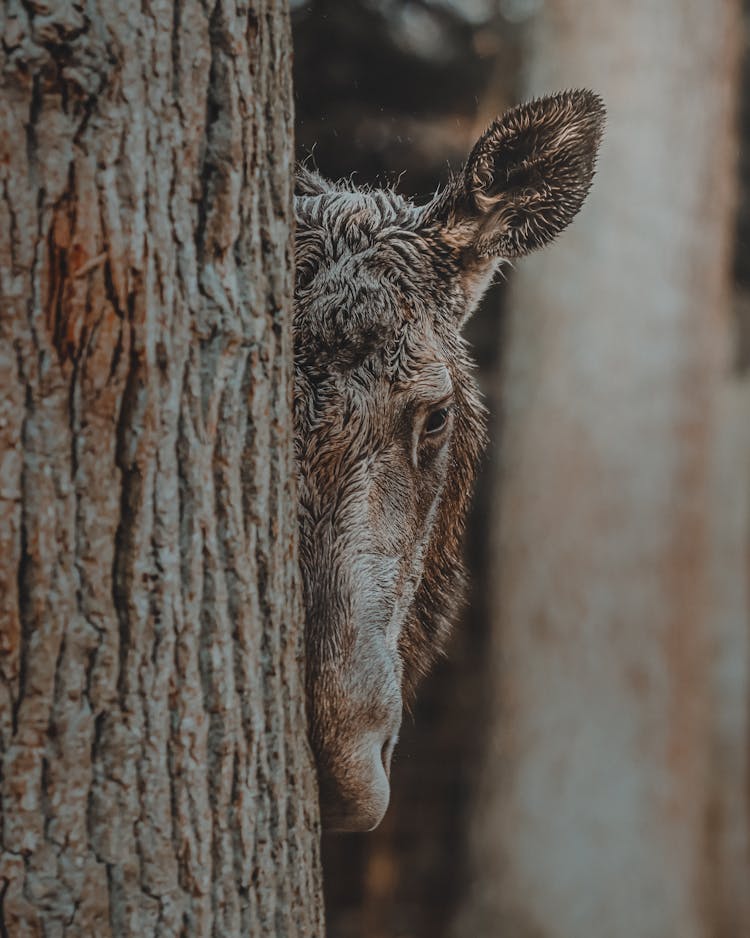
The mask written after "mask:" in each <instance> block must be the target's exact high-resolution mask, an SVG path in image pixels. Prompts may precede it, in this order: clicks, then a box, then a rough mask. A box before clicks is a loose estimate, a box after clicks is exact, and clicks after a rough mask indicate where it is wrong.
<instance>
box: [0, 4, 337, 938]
mask: <svg viewBox="0 0 750 938" xmlns="http://www.w3.org/2000/svg"><path fill="white" fill-rule="evenodd" d="M0 23H1V26H2V36H3V46H2V51H1V52H0V62H1V63H2V64H1V68H0V75H2V92H1V97H0V106H1V107H2V112H1V113H2V122H1V125H0V126H1V128H2V129H1V141H0V146H1V147H2V157H1V159H0V178H1V179H2V192H1V193H0V290H1V295H2V310H1V311H0V315H1V317H2V318H1V319H0V330H1V332H0V388H2V393H1V394H0V512H1V513H0V750H1V752H0V755H1V756H2V777H1V784H2V788H1V796H2V827H1V829H0V934H3V935H12V936H26V935H45V936H63V935H65V936H68V935H70V936H73V935H80V936H94V935H95V936H97V938H101V936H110V935H111V936H127V935H144V936H171V935H213V936H221V938H233V936H239V935H243V936H245V935H252V936H256V935H257V936H271V935H274V936H276V935H302V936H305V938H308V936H314V935H321V934H322V931H323V928H322V908H321V900H320V875H319V865H318V813H317V811H318V809H317V793H316V785H315V777H314V771H313V767H312V763H311V759H310V753H309V749H308V745H307V741H306V731H305V714H304V699H303V679H302V673H301V669H302V657H301V618H302V617H301V605H300V598H299V590H298V574H297V567H296V522H295V496H294V483H293V474H292V424H291V418H290V406H289V405H290V389H289V384H290V374H291V342H290V318H289V311H290V289H291V285H290V284H291V279H290V264H291V243H290V223H291V211H290V208H291V186H290V182H291V178H290V177H291V152H292V140H291V138H292V111H291V89H290V68H289V66H290V56H291V50H290V37H289V29H288V23H287V12H286V5H285V3H283V2H282V0H250V2H249V3H247V2H244V3H241V2H239V0H218V2H217V3H215V4H214V3H211V4H206V5H204V4H203V3H200V2H194V0H174V2H170V0H161V2H160V0H157V2H155V3H150V4H145V5H144V4H141V3H136V2H133V0H118V2H116V3H110V2H108V0H107V2H105V0H90V2H87V3H86V4H79V3H73V2H63V0H60V2H53V3H42V2H34V0H24V2H20V0H9V2H7V3H5V4H4V6H3V8H2V11H0Z"/></svg>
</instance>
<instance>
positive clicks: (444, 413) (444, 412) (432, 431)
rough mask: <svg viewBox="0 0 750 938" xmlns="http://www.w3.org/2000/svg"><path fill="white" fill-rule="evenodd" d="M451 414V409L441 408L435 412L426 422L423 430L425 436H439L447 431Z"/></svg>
mask: <svg viewBox="0 0 750 938" xmlns="http://www.w3.org/2000/svg"><path fill="white" fill-rule="evenodd" d="M450 412H451V410H450V407H439V408H438V409H437V410H433V411H432V413H431V414H430V416H429V417H428V418H427V420H425V423H424V428H423V430H422V432H423V433H424V435H425V436H437V434H438V433H441V432H442V431H443V430H445V427H446V425H447V423H448V417H449V416H450Z"/></svg>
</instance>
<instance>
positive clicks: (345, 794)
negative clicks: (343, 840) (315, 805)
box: [320, 731, 398, 831]
mask: <svg viewBox="0 0 750 938" xmlns="http://www.w3.org/2000/svg"><path fill="white" fill-rule="evenodd" d="M397 739H398V736H397V734H396V733H395V732H391V731H388V732H387V735H385V737H384V735H383V732H382V731H380V732H378V731H373V732H370V733H366V734H365V735H364V736H363V737H362V738H361V739H359V740H357V741H356V743H354V744H353V745H352V746H351V748H350V749H349V750H348V752H340V753H339V754H338V757H337V760H336V763H335V765H333V766H331V771H327V772H322V773H321V774H320V806H321V814H322V818H323V826H324V827H325V829H326V830H330V831H370V830H372V829H373V828H375V827H377V826H378V824H379V823H380V821H381V820H382V819H383V815H384V814H385V812H386V809H387V807H388V802H389V801H390V795H391V788H390V782H389V776H390V769H391V759H392V758H393V750H394V749H395V747H396V741H397Z"/></svg>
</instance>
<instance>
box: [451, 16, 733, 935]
mask: <svg viewBox="0 0 750 938" xmlns="http://www.w3.org/2000/svg"><path fill="white" fill-rule="evenodd" d="M738 29H739V18H738V10H737V4H736V3H735V2H733V0H720V2H715V3H705V2H703V0H687V2H686V0H665V2H661V3H657V4H655V3H653V2H651V0H633V2H631V3H628V4H605V3H600V2H597V0H551V2H549V3H546V4H545V5H544V7H543V9H542V11H541V12H540V13H539V14H538V15H537V16H536V17H535V19H534V21H533V22H532V24H531V25H530V33H529V35H530V45H531V48H530V54H529V63H530V68H529V74H528V76H527V82H526V91H527V93H528V94H537V93H540V92H541V91H547V90H551V89H556V88H562V87H571V86H573V87H576V86H589V87H592V88H595V89H596V90H597V91H599V92H600V93H601V94H602V95H603V97H604V100H605V102H606V104H607V107H608V111H609V121H608V126H607V131H606V134H605V140H604V145H603V148H602V153H601V158H600V163H599V165H600V171H599V174H598V175H597V178H596V180H595V184H594V190H593V192H592V194H591V196H590V200H589V203H588V205H587V206H586V207H585V209H584V211H583V212H582V215H581V217H580V218H579V219H578V220H577V221H576V222H575V223H574V224H573V226H572V227H571V229H570V230H569V231H567V232H566V233H565V234H564V235H563V236H562V238H561V239H560V241H559V242H558V243H556V244H555V245H553V246H552V247H551V248H550V249H549V250H548V251H547V252H545V253H543V254H542V255H540V256H538V257H537V258H534V259H530V260H529V261H528V262H524V264H523V265H519V270H518V273H517V274H514V275H513V277H514V286H513V289H512V299H511V314H510V323H509V329H508V334H507V336H506V339H507V343H508V347H507V358H506V369H505V373H504V378H503V389H502V395H501V399H502V400H503V409H504V410H503V412H504V424H503V437H502V460H501V461H502V465H501V467H500V470H499V485H500V498H499V509H498V513H497V518H496V526H495V530H496V539H495V545H494V559H493V564H494V565H495V569H496V572H497V577H496V580H495V582H496V589H495V592H494V596H493V603H492V606H493V609H494V613H493V614H494V618H495V622H494V635H495V647H494V652H493V657H492V663H491V669H492V680H493V687H494V706H493V709H492V711H491V713H490V715H489V725H490V734H489V735H490V741H489V746H488V755H487V760H486V766H485V770H484V777H483V780H482V786H481V790H482V794H481V796H480V797H479V801H478V803H477V806H476V811H475V823H474V825H473V831H472V834H471V846H472V852H473V884H474V885H473V890H472V892H471V894H470V895H469V896H468V897H467V899H466V903H465V908H464V912H463V915H462V917H461V918H460V921H459V924H458V927H457V929H456V934H457V935H461V936H465V935H472V936H476V938H482V936H493V938H494V936H497V935H508V936H513V938H572V936H575V938H601V936H602V935H606V936H607V938H633V936H638V938H674V936H677V935H679V936H680V938H698V936H708V935H714V934H718V933H719V929H720V927H721V929H723V930H722V932H721V933H722V934H727V935H729V934H732V935H734V936H744V935H746V934H747V922H746V920H745V921H743V920H741V917H742V908H741V907H742V900H741V897H739V896H738V895H737V894H736V893H735V894H734V895H730V894H729V893H730V892H731V889H732V888H736V887H737V883H738V882H741V881H742V880H743V878H744V882H745V884H746V883H747V872H746V871H747V866H746V860H747V828H746V826H744V825H746V813H745V808H744V807H743V799H745V798H746V796H747V789H746V788H745V789H744V790H742V788H741V787H738V786H739V785H740V783H741V782H742V780H743V771H744V770H743V769H742V767H741V763H742V762H743V759H742V756H741V753H740V752H738V750H737V747H743V746H744V743H745V740H746V727H747V722H746V717H745V719H744V729H745V731H744V732H743V718H742V716H741V715H740V713H741V712H745V713H746V706H747V699H746V697H744V696H743V695H744V694H745V693H746V664H745V663H744V656H745V655H746V652H747V639H746V632H745V630H746V628H747V621H746V614H744V616H743V611H742V610H741V606H742V600H741V598H738V597H737V596H735V597H734V599H731V600H729V601H730V602H732V603H735V602H736V606H735V610H736V611H737V613H738V615H737V616H736V617H735V618H732V614H731V613H729V614H727V613H728V610H729V606H728V605H727V604H725V608H724V609H723V610H719V611H718V615H720V616H721V617H722V622H721V625H720V627H719V628H718V629H717V622H716V621H715V617H716V615H717V609H716V605H715V603H714V600H715V598H716V597H715V595H714V587H713V584H712V582H711V577H712V572H713V558H712V550H713V548H714V546H715V544H716V541H717V535H716V533H715V531H714V525H715V519H714V517H713V514H712V508H713V504H714V499H715V497H716V493H715V492H713V491H712V486H713V484H714V480H715V479H716V478H717V477H721V475H722V473H721V471H719V470H718V469H717V467H716V466H715V465H714V459H715V457H714V452H715V442H716V439H717V437H721V436H722V434H721V433H720V432H719V429H718V427H717V420H718V414H719V413H720V412H721V410H722V408H721V407H720V406H719V405H720V403H721V402H720V397H721V385H722V382H723V381H724V380H725V375H726V373H727V371H728V369H729V356H728V355H727V354H726V352H727V325H728V306H729V288H730V280H729V270H730V262H731V244H732V242H731V236H732V232H733V228H732V222H733V218H732V205H733V184H734V152H733V148H734V136H733V132H734V125H733V117H734V113H733V112H734V90H735V89H734V86H735V65H736V37H737V34H738ZM720 448H721V447H720ZM723 449H724V450H726V451H728V452H731V451H732V449H734V451H735V452H736V451H737V449H738V447H737V446H734V447H733V446H731V445H730V446H724V447H723ZM745 471H746V470H745V469H744V468H742V467H740V472H741V473H743V475H744V472H745ZM743 484H744V482H743ZM737 507H738V510H739V509H740V507H741V506H737ZM725 514H726V512H725ZM730 520H731V519H730ZM741 541H742V538H741V537H738V536H736V534H732V533H730V534H728V535H727V536H726V537H725V538H724V539H723V541H722V543H723V546H722V548H721V549H722V550H723V551H724V558H725V560H726V561H727V562H728V563H729V564H730V566H731V568H732V571H733V573H731V574H730V575H731V576H735V577H736V578H740V577H741V564H742V559H741V558H742V554H741V550H742V548H741V546H740V543H741ZM724 571H725V573H729V571H728V568H727V567H726V566H725V567H724ZM733 582H735V583H738V582H739V580H738V579H735V580H734V581H733ZM730 633H731V634H730ZM719 636H721V639H722V640H725V641H727V640H728V641H732V642H734V643H735V644H734V645H733V651H732V652H725V651H724V650H722V657H723V658H724V664H726V659H727V655H728V654H730V655H731V654H733V655H734V656H735V658H734V660H735V662H736V668H735V672H734V674H733V676H732V678H731V680H732V681H734V682H735V685H736V686H735V695H734V697H733V701H734V702H733V703H732V705H731V706H732V708H733V714H732V716H731V717H730V718H729V719H728V720H726V719H723V718H722V719H723V729H722V727H720V726H718V727H717V723H721V722H722V720H720V719H718V718H717V707H718V705H719V703H721V702H722V696H724V697H726V692H727V688H726V687H722V688H721V693H720V692H719V689H717V687H716V678H717V676H719V675H718V671H719V670H720V669H718V668H717V655H716V640H717V638H719ZM738 669H739V670H738ZM743 669H744V670H745V673H744V677H743ZM743 685H744V689H743ZM737 694H739V697H737ZM723 702H724V703H725V704H726V701H725V700H724V701H723ZM743 708H745V709H744V710H743ZM730 724H732V725H731V727H730ZM717 732H731V733H733V734H734V747H735V750H734V753H730V754H729V755H727V754H726V747H724V751H725V758H724V764H723V767H724V768H726V767H727V766H729V765H730V763H731V769H732V771H733V773H734V775H733V778H732V780H731V782H729V780H728V779H726V778H724V779H721V780H718V779H717V776H716V774H715V773H716V772H718V771H720V767H719V766H718V765H717V764H716V762H715V761H714V760H715V758H716V754H717V751H718V750H717V743H716V733H717ZM726 741H727V740H726V738H725V740H724V742H725V743H726ZM721 748H722V747H721V746H719V747H718V749H719V750H720V749H721ZM728 787H732V789H733V795H732V796H731V797H730V796H728V795H727V788H728ZM722 789H723V790H722ZM720 800H721V801H723V804H724V806H725V807H726V808H729V809H730V810H734V814H733V815H732V816H731V817H728V816H727V815H726V813H725V812H724V813H723V812H722V810H721V808H720V807H719V806H717V801H720ZM730 802H732V803H733V804H734V809H731V808H730ZM722 825H725V826H724V827H723V828H722V829H717V828H721V826H722ZM726 825H731V826H732V831H731V834H732V836H731V837H727V836H726V833H727V830H726ZM730 841H732V842H731V843H730ZM722 851H724V852H723V853H722ZM726 851H729V852H730V853H731V854H732V855H733V859H732V862H734V863H744V864H745V866H744V867H740V869H741V870H742V872H738V868H737V867H736V866H735V867H734V868H733V869H732V870H728V869H727V865H726V864H727V862H728V855H729V854H728V853H727V852H726ZM727 873H731V880H733V885H730V884H729V879H727V880H724V879H722V878H723V877H724V875H725V874H727ZM718 904H723V908H722V909H717V905H718ZM730 909H731V910H732V911H731V913H730V912H729V911H728V910H730ZM728 915H731V916H734V918H733V922H732V926H731V928H730V929H728V930H727V916H728ZM719 923H722V924H721V925H720V924H719Z"/></svg>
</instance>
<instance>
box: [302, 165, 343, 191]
mask: <svg viewBox="0 0 750 938" xmlns="http://www.w3.org/2000/svg"><path fill="white" fill-rule="evenodd" d="M334 189H335V186H334V185H333V183H332V182H329V181H328V180H327V179H326V178H325V177H323V176H321V175H320V173H319V172H317V171H316V170H314V169H308V168H307V166H303V165H302V164H299V165H298V166H297V175H296V176H295V180H294V194H295V195H311V196H316V195H325V193H326V192H333V190H334Z"/></svg>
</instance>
